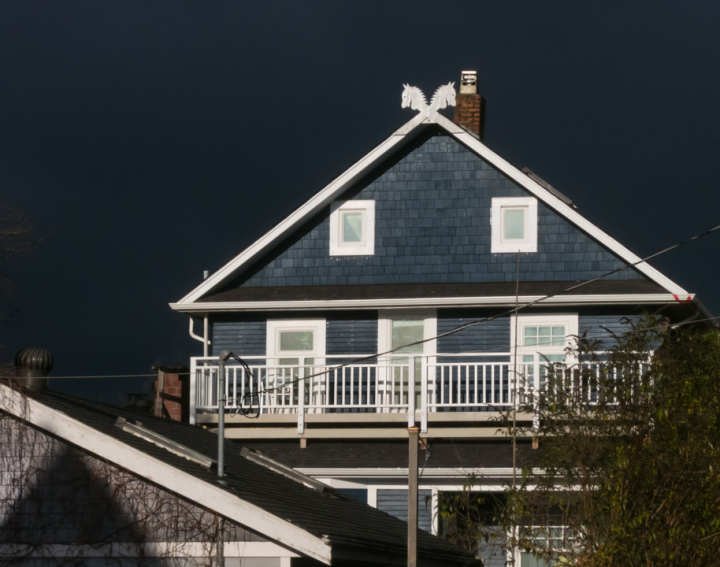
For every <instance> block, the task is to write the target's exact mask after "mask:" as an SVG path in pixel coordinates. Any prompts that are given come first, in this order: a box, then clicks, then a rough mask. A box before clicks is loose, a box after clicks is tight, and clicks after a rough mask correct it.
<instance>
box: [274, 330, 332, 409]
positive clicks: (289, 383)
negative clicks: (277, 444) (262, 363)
mask: <svg viewBox="0 0 720 567" xmlns="http://www.w3.org/2000/svg"><path fill="white" fill-rule="evenodd" d="M325 328H326V323H325V319H295V320H293V319H283V320H272V319H271V320H269V321H268V323H267V355H268V368H267V381H268V386H271V385H272V387H274V388H275V389H276V390H275V391H273V392H271V393H270V394H269V395H268V397H267V399H266V407H273V406H274V407H276V408H283V407H290V406H292V407H297V405H298V403H299V401H300V397H301V396H302V402H303V404H304V405H306V406H312V405H324V403H325V399H324V397H325V392H324V387H323V385H324V383H325V381H324V380H323V379H321V378H313V375H314V374H316V373H317V372H318V370H319V369H321V368H322V365H323V364H324V363H325ZM283 385H285V387H283Z"/></svg>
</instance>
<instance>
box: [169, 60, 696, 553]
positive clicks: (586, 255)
mask: <svg viewBox="0 0 720 567" xmlns="http://www.w3.org/2000/svg"><path fill="white" fill-rule="evenodd" d="M403 106H407V107H410V109H412V110H414V111H415V114H414V115H413V117H412V119H411V120H410V121H409V122H407V123H406V124H405V125H403V126H402V127H400V128H399V129H398V130H397V131H396V132H394V133H393V134H392V135H391V136H390V137H389V138H388V139H386V140H385V141H383V142H382V143H381V144H380V145H378V146H377V147H375V148H373V149H372V150H371V151H370V152H369V153H368V154H367V155H365V156H363V157H361V158H360V159H359V160H358V161H357V162H356V163H355V164H353V165H352V166H351V167H350V168H349V169H347V170H346V171H345V172H344V173H343V174H342V175H340V176H339V177H338V178H337V179H335V180H334V181H333V182H332V183H330V184H329V185H328V186H326V187H324V188H322V189H321V190H320V191H319V192H318V193H316V194H315V195H313V196H312V197H310V198H309V200H308V201H307V202H305V203H304V204H303V205H302V206H301V207H300V208H298V209H297V210H296V211H294V212H293V213H292V214H291V215H290V216H288V217H287V218H285V219H283V220H282V221H281V222H280V223H279V224H277V225H276V226H275V227H274V228H273V229H272V230H270V231H269V232H268V233H267V234H265V235H262V236H261V237H260V238H259V239H258V240H257V241H255V242H254V243H253V244H252V245H251V246H249V247H248V248H246V249H245V250H243V251H241V252H240V253H239V254H238V255H237V256H236V257H235V258H232V259H231V260H230V261H229V262H228V263H227V264H226V265H224V266H223V267H222V268H220V269H218V270H217V271H216V272H215V273H213V274H211V275H210V276H209V277H207V278H206V279H205V280H204V281H202V283H200V284H199V285H198V286H197V287H196V288H195V289H193V290H192V291H190V293H188V294H187V295H186V296H185V297H183V298H182V299H180V300H179V301H178V302H176V303H172V304H171V307H172V309H174V310H175V311H178V312H180V313H184V314H187V315H189V317H190V332H191V334H192V335H193V336H194V337H195V338H197V339H198V340H199V341H200V342H201V343H202V349H201V350H202V352H201V353H200V352H199V353H198V354H202V356H195V357H192V358H191V360H190V365H191V373H190V377H189V391H190V420H191V421H192V422H193V423H195V424H199V425H204V426H206V427H209V428H213V427H215V424H216V423H217V420H218V413H217V412H218V388H217V381H218V374H217V368H218V359H217V357H218V355H219V354H220V353H221V352H222V351H225V350H229V351H231V352H232V353H233V354H235V355H237V356H238V357H241V358H242V359H243V360H244V361H246V362H247V364H248V366H249V368H244V367H243V366H241V365H240V364H239V363H237V362H235V361H234V360H233V359H231V360H229V361H228V363H227V367H226V383H227V396H226V397H227V400H226V410H225V411H226V417H225V422H226V435H227V437H228V438H231V439H236V440H242V443H243V445H245V446H249V447H253V448H255V449H258V450H260V451H261V452H263V453H265V454H267V455H269V456H270V457H272V458H273V459H276V460H278V461H281V462H283V463H285V464H287V465H289V466H292V467H294V468H296V469H297V470H299V471H302V472H304V473H306V474H308V475H311V476H313V477H316V478H321V479H322V480H324V481H325V482H327V483H329V484H331V485H333V486H335V487H338V488H342V489H346V490H349V491H354V492H353V494H354V495H355V496H357V497H358V498H361V499H363V500H364V501H366V502H368V503H369V504H370V505H372V506H376V507H378V508H380V509H382V510H386V511H389V512H391V513H394V514H396V515H398V516H400V517H403V516H404V514H406V510H407V504H406V495H407V492H406V490H407V485H406V482H407V481H406V475H407V468H406V467H407V437H408V431H407V429H408V427H415V426H417V427H419V428H420V437H421V440H422V452H421V457H420V462H421V466H422V469H423V470H422V475H421V480H420V493H419V498H420V526H421V527H422V528H423V529H426V530H428V531H431V532H433V533H437V532H438V531H439V530H441V529H442V526H441V522H440V519H439V518H438V515H437V514H436V513H435V512H434V511H436V509H437V505H438V498H439V495H440V494H441V493H442V492H443V491H453V490H458V487H459V486H461V485H462V484H463V480H464V478H465V477H466V476H467V474H468V473H469V472H477V473H482V479H483V480H482V483H481V486H478V487H477V489H478V490H480V491H482V492H494V491H502V490H503V484H504V482H505V481H506V480H507V478H508V476H509V475H510V473H511V467H512V452H511V451H510V447H509V444H508V442H507V439H506V438H505V437H503V436H502V435H500V434H499V433H498V426H497V424H496V423H495V421H494V419H495V418H496V417H497V416H498V412H500V411H504V410H507V409H508V408H509V407H512V405H513V403H515V401H516V399H517V397H518V396H520V395H523V396H533V395H540V390H541V381H542V380H543V375H544V372H545V369H546V367H547V365H548V364H551V363H552V364H558V365H562V364H564V363H565V359H566V356H567V354H566V351H565V349H566V347H567V346H568V345H569V344H570V343H571V341H572V340H573V337H574V336H576V335H578V334H583V333H587V334H588V335H589V336H593V337H596V338H599V339H601V340H603V339H607V338H608V337H609V336H610V334H609V332H619V331H622V330H623V324H622V321H623V319H624V318H628V319H630V320H637V318H638V317H639V315H640V313H641V312H642V311H653V312H654V311H657V310H660V309H663V313H664V314H665V315H666V316H667V317H668V318H669V319H670V320H671V321H681V320H685V319H688V318H690V317H693V316H697V313H699V312H701V311H702V307H701V306H700V305H699V304H698V302H697V301H696V299H695V296H694V295H693V294H692V293H690V292H688V291H687V290H685V289H683V288H682V287H681V286H680V285H679V284H677V283H675V282H674V281H672V280H671V279H669V278H668V277H666V276H665V275H663V274H661V273H660V272H659V271H658V270H656V269H655V268H653V267H652V266H650V265H649V264H647V263H644V262H641V261H640V258H639V257H638V256H636V255H635V254H633V253H632V252H630V251H629V250H628V249H627V248H626V247H625V246H623V245H622V244H621V243H619V242H618V241H617V240H615V239H614V238H612V237H611V236H610V235H608V234H606V233H605V232H603V230H602V229H601V228H599V227H598V226H596V225H595V224H593V223H591V222H590V221H588V220H587V219H586V218H585V217H584V216H583V215H582V214H581V212H580V211H579V210H578V208H577V207H576V206H575V205H574V204H573V202H572V200H571V199H570V198H568V197H567V196H565V195H564V194H562V193H560V192H559V191H557V190H556V189H555V188H553V187H552V186H551V185H549V184H548V183H546V182H545V181H543V180H542V179H541V178H539V177H538V176H537V175H535V174H533V173H532V172H531V171H529V170H526V169H523V170H521V169H518V168H516V167H515V166H513V165H511V164H510V163H508V162H507V161H505V160H504V159H503V158H502V157H500V156H499V155H497V154H496V153H495V152H493V151H492V150H491V149H490V148H489V147H488V146H487V145H485V143H484V141H483V140H484V136H483V125H484V113H485V106H484V102H483V99H482V98H481V97H480V95H479V94H478V88H477V76H476V74H475V73H474V72H466V73H463V74H462V78H461V81H460V84H459V93H458V94H457V95H455V91H454V85H453V84H450V85H445V86H444V87H442V88H440V89H438V91H437V92H436V94H435V96H434V97H433V99H432V101H431V102H430V103H429V104H428V103H427V102H426V101H425V98H424V96H423V95H422V93H420V91H419V90H418V89H415V88H414V87H409V86H406V87H405V92H404V93H403ZM447 106H454V112H453V114H454V117H453V120H451V119H449V118H446V117H445V116H444V115H443V114H442V113H441V112H440V111H441V110H442V109H443V108H445V107H447ZM639 222H640V223H641V222H642V220H640V221H639ZM209 244H210V245H211V244H212V243H209ZM516 305H517V306H519V307H521V309H520V310H519V311H518V312H517V314H514V313H513V312H512V310H513V309H514V308H515V306H516ZM408 345H409V346H408ZM601 348H602V345H601ZM199 350H200V349H199ZM514 368H515V371H514V370H513V369H514ZM532 419H533V415H532V413H530V412H527V413H524V414H522V415H520V416H519V420H520V421H522V422H525V423H531V422H532ZM532 452H533V448H532V444H531V441H530V438H529V437H528V438H527V439H524V440H522V441H521V443H520V453H521V455H522V456H523V457H525V458H532ZM482 554H483V555H485V557H486V559H488V560H489V561H488V564H489V565H504V564H505V562H506V561H507V560H508V559H509V555H508V553H507V552H505V551H504V550H501V549H500V548H499V547H498V548H496V549H486V550H483V551H482ZM516 559H519V558H516ZM526 563H527V561H526ZM526 563H523V565H525V564H526ZM518 564H519V563H518Z"/></svg>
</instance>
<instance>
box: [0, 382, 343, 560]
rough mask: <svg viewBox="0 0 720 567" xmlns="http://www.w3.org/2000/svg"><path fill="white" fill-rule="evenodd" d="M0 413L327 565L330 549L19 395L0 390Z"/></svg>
mask: <svg viewBox="0 0 720 567" xmlns="http://www.w3.org/2000/svg"><path fill="white" fill-rule="evenodd" d="M0 396H2V398H1V399H2V409H3V410H5V411H7V412H8V413H10V414H12V415H14V416H15V417H18V418H20V419H23V420H25V421H28V422H29V423H32V424H34V425H36V426H37V427H39V428H41V429H43V430H44V431H47V432H49V433H52V434H53V435H55V436H57V437H59V438H60V439H65V440H66V441H68V442H69V443H72V444H74V445H77V446H78V447H81V448H82V449H85V450H86V451H89V452H90V453H93V454H94V455H97V456H98V457H101V458H103V459H105V460H107V461H109V462H110V463H113V464H114V465H117V466H119V467H122V468H124V469H126V470H128V471H130V472H132V473H135V474H137V475H138V476H141V477H143V478H146V479H147V480H149V481H151V482H154V483H157V484H159V485H160V486H163V487H165V488H167V489H168V490H170V491H171V492H175V493H177V494H179V495H181V496H183V497H184V498H187V499H188V500H190V501H192V502H196V503H197V504H198V505H200V506H203V507H205V508H209V509H210V510H214V511H215V512H217V513H218V514H222V515H223V516H225V517H227V518H230V519H231V520H233V521H235V522H237V523H239V524H240V525H243V526H247V527H249V528H250V529H252V530H254V531H257V532H258V533H260V534H263V535H264V536H265V537H267V538H268V539H271V540H273V541H276V542H278V543H279V544H281V545H284V546H287V547H289V548H291V549H293V550H295V551H297V552H299V553H302V554H304V555H308V556H310V557H313V558H314V559H317V560H318V561H320V562H322V563H325V564H326V565H330V559H331V554H330V551H331V548H330V546H329V545H328V544H327V543H325V542H323V540H322V539H321V538H317V537H315V536H313V535H311V534H310V533H308V532H307V531H305V530H303V529H302V528H299V527H298V526H295V525H293V524H291V523H290V522H287V521H285V520H282V519H280V518H278V517H277V516H274V515H272V514H270V513H269V512H267V511H265V510H263V509H262V508H260V507H258V506H255V505H254V504H250V503H249V502H246V501H244V500H241V499H240V498H238V497H237V496H234V495H233V494H232V493H231V492H228V491H227V490H223V489H222V488H220V487H217V486H213V485H212V484H210V483H208V482H204V481H202V480H199V479H197V478H195V477H193V476H192V475H189V474H187V473H185V472H183V471H181V470H178V469H176V468H175V467H173V466H171V465H168V464H166V463H163V462H162V461H159V460H157V459H154V458H152V457H150V456H149V455H147V454H145V453H143V452H142V451H138V450H137V449H134V448H132V447H130V446H128V445H125V444H124V443H122V442H120V441H118V440H117V439H114V438H112V437H110V436H108V435H105V434H103V433H101V432H99V431H97V430H96V429H93V428H92V427H89V426H87V425H85V424H84V423H81V422H79V421H77V420H76V419H73V418H71V417H69V416H68V415H66V414H64V413H62V412H60V411H57V410H54V409H52V408H50V407H48V406H46V405H44V404H42V403H41V402H38V401H36V400H33V399H31V398H27V397H25V396H23V395H22V394H21V393H20V392H18V391H16V390H13V389H11V388H9V387H8V386H5V385H0Z"/></svg>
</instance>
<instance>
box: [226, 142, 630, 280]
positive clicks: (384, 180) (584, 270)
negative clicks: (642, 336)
mask: <svg viewBox="0 0 720 567" xmlns="http://www.w3.org/2000/svg"><path fill="white" fill-rule="evenodd" d="M527 195H528V193H527V192H526V191H525V190H524V189H521V188H520V187H519V186H518V185H517V184H516V183H515V182H514V181H512V180H510V179H509V178H507V177H505V176H504V175H503V174H501V173H500V172H499V171H497V170H496V169H494V168H493V167H492V166H490V165H489V164H488V163H487V162H485V161H483V160H482V159H481V158H479V157H478V156H476V155H475V154H474V153H472V152H471V151H470V150H468V149H467V148H465V147H464V146H462V145H461V144H460V143H458V142H457V141H456V140H454V139H452V138H450V137H449V136H446V135H442V134H439V133H438V134H435V135H433V136H430V137H426V138H424V139H421V140H419V141H418V142H416V143H415V144H414V145H413V146H411V147H410V148H408V149H406V150H405V151H403V152H402V153H401V154H400V155H399V156H398V157H396V158H394V160H393V161H391V162H390V164H389V165H388V166H385V167H384V168H383V169H381V170H380V171H378V172H375V173H374V174H373V175H371V176H369V177H368V178H366V179H364V180H362V181H361V182H359V183H358V184H357V185H356V186H355V187H354V188H352V189H351V190H349V191H348V192H347V193H346V194H345V195H344V196H343V197H342V199H344V200H348V199H370V200H374V201H375V255H374V256H341V257H338V256H333V257H331V256H330V253H329V207H328V208H326V209H325V210H324V211H323V212H322V213H321V214H319V215H318V216H317V217H315V218H314V219H313V220H311V221H309V222H308V224H307V225H306V226H305V227H304V228H303V229H302V230H301V231H300V232H299V233H297V234H295V235H294V236H292V237H291V238H290V240H288V241H287V242H285V243H284V244H283V245H281V246H280V247H279V248H278V249H276V250H275V251H274V252H273V253H271V255H269V256H268V257H266V258H265V259H263V260H262V261H261V262H260V264H258V267H257V268H255V270H254V271H253V272H251V273H250V274H246V275H245V276H243V277H244V279H241V280H240V281H238V282H236V284H235V285H243V286H283V285H354V284H392V283H442V282H502V281H515V270H516V262H515V256H514V255H512V254H491V253H490V244H491V242H490V209H491V201H492V198H493V197H522V196H527ZM624 265H625V263H624V262H623V261H622V260H620V259H618V258H617V257H616V256H615V255H614V254H612V253H611V252H609V251H608V250H607V249H605V248H604V247H603V246H601V245H600V244H598V243H597V242H595V241H593V240H592V239H591V238H590V237H589V236H587V235H586V234H585V233H584V232H582V231H581V230H579V229H578V228H576V227H575V226H574V225H572V224H570V223H569V222H568V221H567V220H565V219H564V218H563V217H561V216H559V215H558V214H557V213H555V212H553V211H552V210H550V209H549V208H548V207H546V206H545V205H543V204H542V203H539V204H538V252H537V253H531V254H523V255H522V259H521V263H520V279H521V280H522V281H550V280H557V281H564V280H586V279H591V278H593V277H596V276H598V275H600V274H602V273H605V272H607V271H610V270H613V269H616V268H620V267H622V266H624ZM642 278H643V276H642V275H640V274H639V273H638V272H636V271H635V270H632V269H629V270H625V271H622V272H619V273H616V274H613V275H612V276H610V279H642Z"/></svg>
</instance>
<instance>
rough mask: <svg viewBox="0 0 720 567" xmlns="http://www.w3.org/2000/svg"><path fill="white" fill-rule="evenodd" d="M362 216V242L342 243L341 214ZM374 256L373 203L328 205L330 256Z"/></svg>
mask: <svg viewBox="0 0 720 567" xmlns="http://www.w3.org/2000/svg"><path fill="white" fill-rule="evenodd" d="M344 212H359V213H362V215H363V224H362V232H363V234H362V236H363V238H362V241H361V242H352V243H350V242H348V243H345V242H343V241H342V234H343V231H342V213H344ZM374 254H375V201H335V202H333V203H332V204H331V205H330V256H373V255H374Z"/></svg>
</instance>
